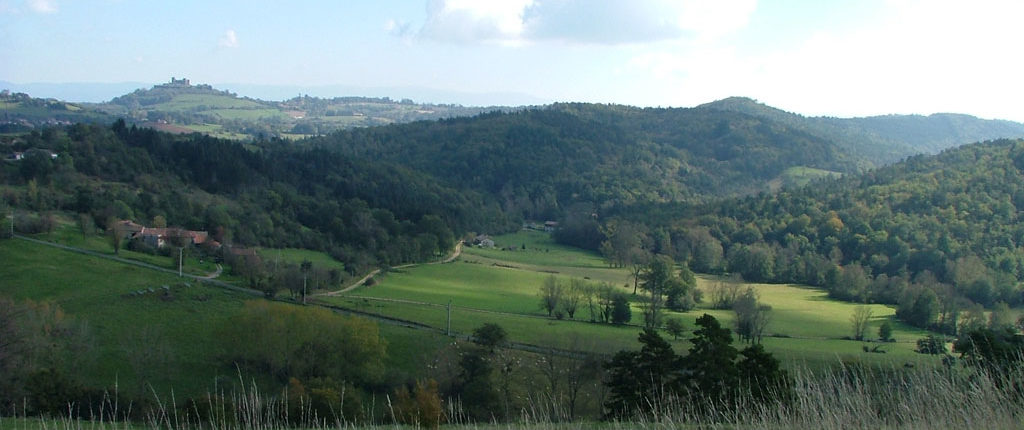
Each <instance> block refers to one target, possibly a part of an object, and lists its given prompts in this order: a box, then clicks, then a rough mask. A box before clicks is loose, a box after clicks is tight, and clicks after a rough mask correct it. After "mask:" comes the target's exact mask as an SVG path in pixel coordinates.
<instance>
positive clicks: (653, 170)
mask: <svg viewBox="0 0 1024 430" xmlns="http://www.w3.org/2000/svg"><path fill="white" fill-rule="evenodd" d="M308 142H309V144H312V145H314V146H317V147H322V148H325V149H328V150H332V151H337V152H340V153H342V154H345V155H347V156H350V157H354V158H359V159H364V160H385V161H389V162H393V163H398V164H402V165H405V166H408V167H411V168H414V169H417V170H420V171H424V172H428V173H430V174H432V175H434V176H435V177H437V178H439V179H440V180H442V181H446V182H447V183H449V184H452V185H453V186H464V187H469V188H472V189H475V190H478V191H481V192H486V193H488V194H490V195H492V196H494V198H496V199H497V200H498V202H499V203H500V204H501V205H502V208H503V209H504V210H505V211H506V212H507V213H509V214H511V215H513V216H519V217H524V218H529V219H553V218H556V217H559V216H561V215H562V214H564V211H565V209H566V208H568V207H569V206H571V205H572V204H574V203H579V202H584V203H588V204H592V205H594V206H595V207H597V208H601V209H607V208H610V207H613V206H617V205H624V204H633V203H640V202H676V201H703V200H707V199H710V198H717V197H721V196H730V195H733V196H735V195H746V194H755V193H758V192H761V191H768V189H769V182H770V181H772V180H775V179H777V178H778V177H779V176H780V175H781V174H782V173H783V172H785V171H786V170H787V169H789V168H791V167H794V166H803V167H810V168H815V169H820V170H822V171H834V172H843V173H853V172H856V171H857V170H858V168H859V165H860V164H863V163H862V160H858V159H856V158H855V157H852V156H850V155H848V154H847V153H845V152H844V151H843V150H842V149H841V148H838V147H836V146H835V145H832V144H830V143H829V142H827V141H825V140H823V139H820V138H815V137H814V136H810V135H808V134H806V133H804V132H801V131H799V130H795V129H793V128H791V127H788V126H785V125H780V124H777V123H773V122H771V121H768V120H764V119H760V118H755V117H752V116H749V115H745V114H739V113H731V112H714V111H709V110H699V109H639V108H633V107H627V106H605V105H592V104H556V105H552V106H549V107H547V108H542V109H531V110H526V111H521V112H513V113H489V114H484V115H480V116H477V117H473V118H454V119H447V120H441V121H437V122H416V123H411V124H403V125H395V126H391V127H380V128H368V129H354V130H346V131H341V132H337V133H334V134H331V135H329V136H324V137H321V138H317V139H312V140H309V141H308Z"/></svg>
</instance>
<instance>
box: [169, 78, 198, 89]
mask: <svg viewBox="0 0 1024 430" xmlns="http://www.w3.org/2000/svg"><path fill="white" fill-rule="evenodd" d="M165 85H166V86H168V87H185V88H188V87H191V86H192V84H191V83H190V82H189V81H188V79H185V78H181V79H174V77H171V83H169V84H165Z"/></svg>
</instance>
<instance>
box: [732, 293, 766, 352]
mask: <svg viewBox="0 0 1024 430" xmlns="http://www.w3.org/2000/svg"><path fill="white" fill-rule="evenodd" d="M732 310H733V311H734V312H736V334H737V335H739V336H740V338H742V339H743V340H746V341H747V342H749V343H752V344H756V343H761V339H762V338H763V337H764V332H765V330H766V329H767V328H768V323H769V322H770V321H771V310H772V307H771V306H768V305H764V304H761V303H760V301H759V298H758V295H757V291H755V290H754V288H753V287H747V290H746V291H744V292H743V294H741V295H740V296H739V297H738V298H737V299H736V301H735V302H734V303H733V305H732Z"/></svg>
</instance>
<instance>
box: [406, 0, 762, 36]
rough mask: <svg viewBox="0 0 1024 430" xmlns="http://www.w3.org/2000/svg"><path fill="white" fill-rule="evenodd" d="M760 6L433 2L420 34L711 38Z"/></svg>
mask: <svg viewBox="0 0 1024 430" xmlns="http://www.w3.org/2000/svg"><path fill="white" fill-rule="evenodd" d="M756 5H757V2H756V0H720V1H705V0H684V1H678V0H632V1H629V2H624V1H620V0H512V1H502V2H498V1H474V0H431V1H429V3H428V4H427V20H426V22H425V23H424V24H423V26H422V28H421V29H420V31H419V33H418V35H419V36H420V37H423V38H427V39H432V40H438V41H443V42H455V43H500V44H505V45H524V44H529V43H534V42H541V41H551V40H555V41H561V42H566V43H586V44H599V45H616V44H628V43H646V42H656V41H665V40H678V39H684V38H685V39H713V38H717V37H719V36H722V35H725V34H728V33H731V32H733V31H736V30H739V29H741V28H743V27H744V26H746V24H747V22H748V21H749V18H750V15H751V14H753V12H754V9H755V8H756Z"/></svg>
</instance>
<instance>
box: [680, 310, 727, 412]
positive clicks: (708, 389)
mask: <svg viewBox="0 0 1024 430" xmlns="http://www.w3.org/2000/svg"><path fill="white" fill-rule="evenodd" d="M697 327H699V328H698V329H697V330H695V331H694V332H693V335H694V337H693V339H691V342H692V343H693V346H692V347H691V348H690V355H688V356H686V358H685V359H684V362H683V365H684V366H685V370H686V376H685V380H684V382H685V385H686V388H687V389H688V391H689V394H690V397H691V399H693V400H699V401H701V402H702V403H707V402H718V401H724V400H727V398H728V395H729V394H731V392H732V391H733V389H734V387H736V382H737V378H738V376H739V372H738V370H737V368H736V364H735V360H736V356H737V354H738V353H737V351H736V348H733V346H732V333H731V332H730V331H729V329H727V328H723V327H722V325H721V324H719V323H718V320H716V319H715V317H713V316H711V315H708V314H704V315H703V316H701V317H700V318H697Z"/></svg>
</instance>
